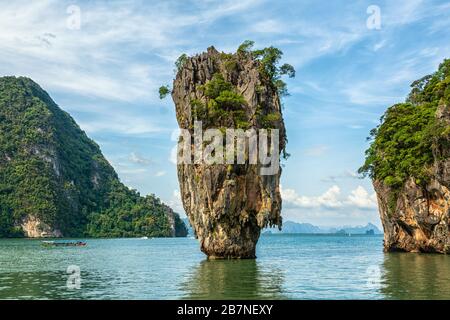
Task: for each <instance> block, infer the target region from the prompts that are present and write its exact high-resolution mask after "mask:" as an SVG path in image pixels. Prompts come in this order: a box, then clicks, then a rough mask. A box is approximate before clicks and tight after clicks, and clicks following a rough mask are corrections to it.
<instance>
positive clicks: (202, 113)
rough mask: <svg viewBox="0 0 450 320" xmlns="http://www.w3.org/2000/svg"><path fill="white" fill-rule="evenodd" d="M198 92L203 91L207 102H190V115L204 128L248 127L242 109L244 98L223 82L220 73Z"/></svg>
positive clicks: (244, 102) (247, 120)
mask: <svg viewBox="0 0 450 320" xmlns="http://www.w3.org/2000/svg"><path fill="white" fill-rule="evenodd" d="M199 90H201V91H203V94H204V95H205V96H206V98H207V102H206V104H205V103H203V102H201V101H200V100H196V99H194V100H192V101H191V106H192V113H193V116H194V118H195V119H196V120H201V121H203V125H204V126H205V127H209V126H226V127H228V126H230V125H234V127H236V128H243V129H244V128H248V127H250V123H249V119H248V118H247V115H246V114H245V110H244V109H243V106H245V105H246V101H245V99H244V97H243V96H242V95H240V94H238V93H237V92H236V91H235V88H234V86H233V84H231V83H230V82H227V81H225V79H224V78H223V76H222V75H221V74H220V73H216V74H214V75H213V77H212V79H211V80H210V81H208V82H207V83H205V84H204V85H202V86H200V88H199ZM230 122H231V123H230Z"/></svg>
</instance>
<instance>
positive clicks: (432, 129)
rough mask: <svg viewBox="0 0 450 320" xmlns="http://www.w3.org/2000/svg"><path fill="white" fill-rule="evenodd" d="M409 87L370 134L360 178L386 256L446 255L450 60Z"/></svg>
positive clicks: (448, 246) (448, 250)
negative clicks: (372, 197) (371, 193)
mask: <svg viewBox="0 0 450 320" xmlns="http://www.w3.org/2000/svg"><path fill="white" fill-rule="evenodd" d="M411 86H412V90H411V93H410V94H409V96H408V99H407V100H406V102H405V103H400V104H396V105H394V106H392V107H390V108H389V109H388V110H387V111H386V113H385V115H384V116H383V117H382V123H381V125H380V126H378V127H377V128H376V129H374V130H372V132H371V137H370V138H371V140H372V143H371V146H370V148H369V149H368V150H367V151H366V155H367V157H366V162H365V164H364V166H363V167H361V169H360V172H361V173H363V174H366V175H369V176H370V177H371V178H372V180H373V185H374V188H375V191H376V193H377V197H378V205H379V211H380V215H381V221H382V223H383V227H384V248H385V250H386V251H407V252H436V253H450V233H449V228H450V60H445V61H444V62H443V63H442V64H441V65H440V67H439V70H438V71H437V72H435V73H434V74H432V75H428V76H425V77H423V78H422V79H420V80H417V81H415V82H414V83H413V84H412V85H411Z"/></svg>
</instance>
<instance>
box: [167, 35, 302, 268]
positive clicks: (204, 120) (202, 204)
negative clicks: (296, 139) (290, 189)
mask: <svg viewBox="0 0 450 320" xmlns="http://www.w3.org/2000/svg"><path fill="white" fill-rule="evenodd" d="M282 54H283V53H282V52H281V51H280V50H279V49H277V48H274V47H268V48H263V49H260V50H253V42H252V41H245V42H244V43H243V44H242V45H241V46H240V47H239V48H238V49H237V52H236V53H233V54H229V53H224V52H219V51H218V50H216V49H215V48H214V47H210V48H208V49H207V51H206V52H203V53H200V54H197V55H194V56H192V57H188V56H187V55H182V56H181V57H180V58H179V59H178V60H177V62H176V70H175V72H176V76H175V79H174V81H173V86H172V87H171V88H170V87H169V86H163V87H161V88H160V91H159V93H160V96H161V98H164V97H165V96H166V95H168V94H169V93H170V94H171V96H172V99H173V102H174V104H175V108H176V116H177V121H178V125H179V127H180V129H181V130H182V132H183V133H184V134H182V135H180V142H179V149H178V165H177V168H178V180H179V184H180V190H181V198H182V202H183V206H184V209H185V211H186V214H187V216H188V218H189V221H190V223H191V225H192V226H193V229H194V231H195V234H196V237H197V238H198V239H199V241H200V247H201V250H202V251H203V252H204V253H205V254H206V255H207V256H208V258H210V259H220V258H255V257H256V254H255V248H256V243H257V242H258V238H259V236H260V232H261V229H262V228H265V227H268V226H271V227H272V226H278V227H280V228H281V224H282V219H281V215H280V211H281V195H280V188H279V184H280V175H281V168H280V158H282V157H284V158H287V157H288V154H287V152H286V143H287V138H286V130H285V126H284V122H283V114H282V104H281V101H280V99H281V97H282V96H284V95H287V94H288V92H287V88H286V83H285V82H284V81H283V80H282V76H287V77H294V76H295V70H294V68H293V67H292V66H291V65H289V64H282V65H280V63H279V62H280V60H281V57H282ZM230 129H231V130H232V132H233V133H234V134H235V136H231V138H230ZM199 130H200V131H201V133H203V135H201V138H197V135H196V134H198V131H199ZM214 130H215V131H214ZM211 132H213V133H216V134H214V137H215V138H213V137H212V136H210V135H209V134H208V133H211ZM220 133H222V134H223V136H226V138H224V139H222V140H220V139H219V140H216V138H217V137H220ZM239 134H240V136H239ZM240 138H242V139H240ZM181 140H183V141H181ZM217 141H218V142H217ZM239 142H241V144H239ZM242 142H244V143H243V144H242ZM235 143H236V144H235ZM212 144H214V147H215V148H213V149H214V150H211V148H210V147H211V145H212ZM180 146H182V148H180ZM225 146H226V147H227V148H221V147H225ZM230 146H231V148H230ZM180 149H183V150H180ZM218 150H221V151H220V152H219V151H218ZM222 150H224V151H222ZM199 153H200V154H199ZM219 153H220V154H219ZM186 154H188V156H187V157H186ZM208 154H209V155H208ZM202 156H205V157H206V158H207V157H208V156H209V157H212V158H213V160H212V161H207V160H208V159H205V157H202ZM180 157H181V158H182V159H184V160H185V161H180ZM263 158H265V159H267V158H269V159H271V161H270V160H269V161H267V162H265V161H260V160H261V159H263ZM221 159H224V160H223V161H220V160H221ZM186 160H187V161H186Z"/></svg>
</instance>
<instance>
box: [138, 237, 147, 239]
mask: <svg viewBox="0 0 450 320" xmlns="http://www.w3.org/2000/svg"><path fill="white" fill-rule="evenodd" d="M140 239H141V240H148V237H141V238H140Z"/></svg>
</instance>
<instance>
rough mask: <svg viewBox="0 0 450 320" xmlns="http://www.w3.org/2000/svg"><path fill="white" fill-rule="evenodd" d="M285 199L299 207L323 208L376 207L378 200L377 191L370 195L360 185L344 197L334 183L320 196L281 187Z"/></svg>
mask: <svg viewBox="0 0 450 320" xmlns="http://www.w3.org/2000/svg"><path fill="white" fill-rule="evenodd" d="M281 196H282V198H283V201H285V202H286V203H288V204H289V205H291V206H293V207H297V208H322V209H329V210H330V209H331V210H333V209H340V208H355V207H356V208H358V209H375V208H376V207H377V200H376V195H375V193H373V194H371V195H369V193H368V192H367V190H366V189H365V188H364V187H362V186H358V187H357V188H356V189H354V190H351V191H350V194H349V195H348V196H347V197H342V195H341V189H340V188H339V186H337V185H333V186H332V187H331V188H329V189H328V190H327V191H325V192H324V193H323V194H321V195H318V196H302V195H299V194H298V193H297V192H296V191H295V190H294V189H284V188H281Z"/></svg>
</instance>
